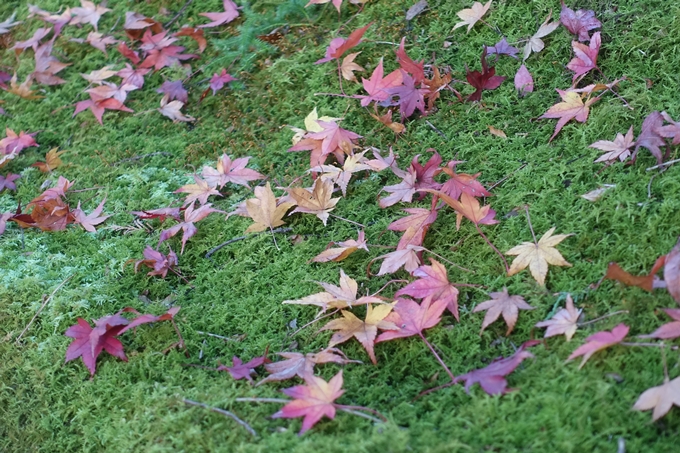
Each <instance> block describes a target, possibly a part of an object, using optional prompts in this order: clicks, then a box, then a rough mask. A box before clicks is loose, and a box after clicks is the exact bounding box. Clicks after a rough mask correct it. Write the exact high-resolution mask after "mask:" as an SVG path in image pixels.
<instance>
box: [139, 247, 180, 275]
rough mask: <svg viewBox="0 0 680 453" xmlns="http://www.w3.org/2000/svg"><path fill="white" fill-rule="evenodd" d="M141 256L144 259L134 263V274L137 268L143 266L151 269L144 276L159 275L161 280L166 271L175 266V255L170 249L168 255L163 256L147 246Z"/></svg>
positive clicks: (166, 273)
mask: <svg viewBox="0 0 680 453" xmlns="http://www.w3.org/2000/svg"><path fill="white" fill-rule="evenodd" d="M142 254H143V255H144V259H143V260H137V261H135V272H137V271H138V270H139V266H141V265H144V266H147V267H150V268H151V269H152V270H151V271H150V272H149V273H147V274H146V275H149V276H154V275H159V276H160V277H161V278H165V277H166V276H167V275H168V271H169V270H172V269H173V268H174V267H175V266H177V254H176V253H175V252H173V251H172V249H170V253H168V254H167V255H164V254H163V253H161V252H159V251H158V250H154V249H152V248H151V246H149V245H147V246H146V248H145V249H144V251H143V252H142Z"/></svg>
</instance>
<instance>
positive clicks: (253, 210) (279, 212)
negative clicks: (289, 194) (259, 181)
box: [246, 183, 293, 233]
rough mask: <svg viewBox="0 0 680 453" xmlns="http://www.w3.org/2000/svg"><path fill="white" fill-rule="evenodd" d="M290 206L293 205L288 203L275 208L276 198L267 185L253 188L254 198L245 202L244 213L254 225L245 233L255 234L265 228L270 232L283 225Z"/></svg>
mask: <svg viewBox="0 0 680 453" xmlns="http://www.w3.org/2000/svg"><path fill="white" fill-rule="evenodd" d="M291 206H293V203H289V202H286V203H281V204H279V205H278V206H277V204H276V196H275V195H274V192H272V188H271V186H270V185H269V183H267V185H266V186H264V187H261V186H258V187H255V198H251V199H250V200H246V211H247V212H248V216H249V217H250V218H251V219H253V221H254V222H255V223H253V224H252V225H250V226H249V227H248V229H246V233H257V232H260V231H264V230H266V229H267V228H269V229H270V230H271V229H274V228H275V227H278V226H281V225H283V224H284V223H286V222H284V221H283V220H282V218H283V216H284V214H285V213H286V211H288V209H290V208H291Z"/></svg>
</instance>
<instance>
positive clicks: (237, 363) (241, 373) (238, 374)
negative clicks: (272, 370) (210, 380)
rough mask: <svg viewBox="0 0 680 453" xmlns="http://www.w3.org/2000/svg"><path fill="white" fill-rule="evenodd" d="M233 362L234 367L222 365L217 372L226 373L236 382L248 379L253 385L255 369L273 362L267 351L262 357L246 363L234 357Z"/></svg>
mask: <svg viewBox="0 0 680 453" xmlns="http://www.w3.org/2000/svg"><path fill="white" fill-rule="evenodd" d="M231 361H232V364H233V365H232V366H226V365H220V366H219V367H217V371H226V372H228V373H229V374H231V377H233V378H234V379H236V380H239V379H247V380H248V382H250V383H251V384H252V383H253V378H252V377H251V375H252V374H254V373H255V368H257V367H259V366H261V365H264V364H265V363H270V362H271V360H269V359H268V358H267V351H265V352H264V355H263V356H262V357H255V358H254V359H251V360H250V361H249V362H246V363H243V361H242V360H241V359H239V358H238V357H236V356H234V357H233V358H232V359H231Z"/></svg>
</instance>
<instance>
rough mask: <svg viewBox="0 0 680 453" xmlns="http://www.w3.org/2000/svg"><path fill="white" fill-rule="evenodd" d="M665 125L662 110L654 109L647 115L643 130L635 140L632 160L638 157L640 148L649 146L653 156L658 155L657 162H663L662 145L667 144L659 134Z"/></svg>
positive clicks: (648, 148)
mask: <svg viewBox="0 0 680 453" xmlns="http://www.w3.org/2000/svg"><path fill="white" fill-rule="evenodd" d="M662 126H663V115H661V113H660V112H657V111H654V112H652V113H650V114H649V115H647V117H646V118H645V120H644V121H643V122H642V130H641V131H640V135H638V138H637V140H636V141H635V151H633V157H632V160H633V161H635V159H637V154H638V151H639V150H640V148H641V147H642V148H647V150H649V152H650V153H652V156H654V157H656V163H657V164H662V163H663V154H662V153H661V149H660V148H659V147H660V146H663V145H664V144H665V142H664V139H663V137H661V135H659V133H658V130H659V129H660V128H661V127H662Z"/></svg>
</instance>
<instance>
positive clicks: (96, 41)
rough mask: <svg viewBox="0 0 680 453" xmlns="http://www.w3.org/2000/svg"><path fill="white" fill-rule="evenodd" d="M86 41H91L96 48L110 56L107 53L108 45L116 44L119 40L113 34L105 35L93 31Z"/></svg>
mask: <svg viewBox="0 0 680 453" xmlns="http://www.w3.org/2000/svg"><path fill="white" fill-rule="evenodd" d="M85 42H87V43H89V44H90V45H91V46H92V47H94V48H95V49H98V50H101V51H102V52H104V55H107V56H108V54H107V53H106V46H111V45H113V44H116V43H117V42H118V40H117V39H116V38H114V37H113V36H104V35H103V34H101V33H97V32H93V31H91V32H90V33H89V34H88V35H87V39H86V40H85Z"/></svg>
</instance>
